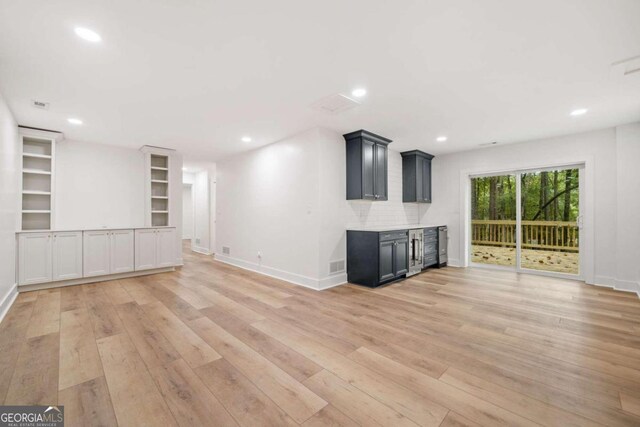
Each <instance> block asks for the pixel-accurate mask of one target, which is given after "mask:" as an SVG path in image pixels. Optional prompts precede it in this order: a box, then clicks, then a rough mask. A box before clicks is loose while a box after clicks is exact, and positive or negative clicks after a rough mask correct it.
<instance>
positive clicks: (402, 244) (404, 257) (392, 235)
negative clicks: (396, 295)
mask: <svg viewBox="0 0 640 427" xmlns="http://www.w3.org/2000/svg"><path fill="white" fill-rule="evenodd" d="M408 255H409V236H408V231H407V230H400V231H385V232H377V231H351V230H349V231H347V278H348V280H349V282H350V283H356V284H358V285H364V286H370V287H375V286H379V285H382V284H384V283H388V282H392V281H394V280H397V279H400V278H402V277H405V275H406V274H407V271H408V268H409V259H408Z"/></svg>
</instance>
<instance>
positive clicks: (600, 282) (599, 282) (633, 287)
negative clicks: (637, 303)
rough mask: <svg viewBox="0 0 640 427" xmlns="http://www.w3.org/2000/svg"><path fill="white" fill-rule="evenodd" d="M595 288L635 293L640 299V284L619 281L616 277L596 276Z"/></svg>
mask: <svg viewBox="0 0 640 427" xmlns="http://www.w3.org/2000/svg"><path fill="white" fill-rule="evenodd" d="M593 285H594V286H602V287H605V288H611V289H614V290H616V291H622V292H634V293H635V294H636V295H638V298H640V283H638V282H634V281H631V280H618V279H616V278H614V277H607V276H596V277H595V283H593Z"/></svg>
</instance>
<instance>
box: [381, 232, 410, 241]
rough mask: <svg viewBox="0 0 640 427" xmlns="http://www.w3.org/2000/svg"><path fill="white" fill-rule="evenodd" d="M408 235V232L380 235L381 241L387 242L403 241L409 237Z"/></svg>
mask: <svg viewBox="0 0 640 427" xmlns="http://www.w3.org/2000/svg"><path fill="white" fill-rule="evenodd" d="M407 233H408V231H407V230H401V231H387V232H383V233H380V241H381V242H386V241H387V240H396V239H403V238H406V237H407V236H408V234H407Z"/></svg>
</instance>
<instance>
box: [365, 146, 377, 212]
mask: <svg viewBox="0 0 640 427" xmlns="http://www.w3.org/2000/svg"><path fill="white" fill-rule="evenodd" d="M375 176H376V173H375V144H374V143H373V142H370V141H366V140H365V141H362V198H363V199H370V200H375V199H376V196H375V195H376V193H375V191H376V190H375Z"/></svg>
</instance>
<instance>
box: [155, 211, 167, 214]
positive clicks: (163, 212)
mask: <svg viewBox="0 0 640 427" xmlns="http://www.w3.org/2000/svg"><path fill="white" fill-rule="evenodd" d="M151 213H159V214H167V213H169V211H151Z"/></svg>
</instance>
